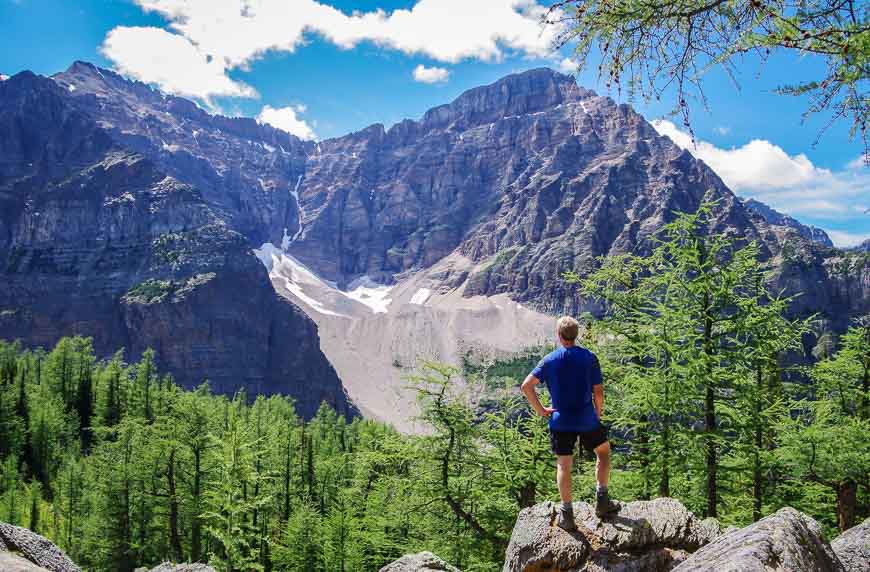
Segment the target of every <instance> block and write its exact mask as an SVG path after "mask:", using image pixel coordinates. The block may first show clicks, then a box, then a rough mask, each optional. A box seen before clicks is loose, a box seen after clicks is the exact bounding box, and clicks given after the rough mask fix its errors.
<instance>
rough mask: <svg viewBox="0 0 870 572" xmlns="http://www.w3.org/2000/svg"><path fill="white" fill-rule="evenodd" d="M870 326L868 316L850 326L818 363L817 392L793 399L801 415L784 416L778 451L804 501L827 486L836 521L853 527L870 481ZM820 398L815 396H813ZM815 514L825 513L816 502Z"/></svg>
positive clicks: (801, 390)
mask: <svg viewBox="0 0 870 572" xmlns="http://www.w3.org/2000/svg"><path fill="white" fill-rule="evenodd" d="M868 360H870V327H868V322H867V321H866V320H862V321H860V322H859V323H858V324H856V325H855V326H853V327H852V328H850V329H849V331H848V332H847V333H846V334H845V335H844V336H843V338H842V341H841V345H840V349H839V351H838V352H837V353H836V354H835V355H834V356H833V357H830V358H827V359H825V360H822V361H820V362H818V363H817V364H816V365H815V366H814V367H813V368H812V372H811V376H812V380H813V382H814V385H813V386H811V390H812V392H813V393H815V396H812V395H807V393H806V390H805V389H804V388H800V387H799V388H797V391H796V395H795V398H794V400H793V402H792V410H793V411H794V412H795V415H790V416H786V417H784V418H783V420H782V423H781V426H780V428H779V429H780V432H781V435H782V440H783V444H782V446H781V447H780V449H779V450H778V454H779V456H780V457H781V459H782V462H783V464H784V465H785V466H786V467H787V468H788V470H789V471H790V474H791V476H792V478H793V479H794V481H795V482H796V483H798V484H799V486H800V488H801V492H802V494H801V497H802V499H803V500H804V501H806V500H807V499H810V498H811V496H812V491H813V487H814V486H816V487H822V489H823V490H825V491H826V493H827V494H826V495H825V498H830V499H832V502H833V504H834V507H835V510H834V511H830V512H831V513H833V514H834V515H835V519H834V520H835V522H836V526H837V527H838V528H839V529H840V530H841V531H843V530H846V529H848V528H850V527H851V526H852V525H853V524H854V523H855V520H856V516H857V508H858V507H857V505H858V492H859V487H860V486H863V487H865V488H866V487H867V484H868V482H870V441H868V439H867V435H870V418H868V416H867V413H866V404H867V398H868V391H867V370H868V367H867V366H868ZM809 397H815V399H809ZM807 510H808V511H809V512H811V513H816V514H822V515H823V514H825V513H826V512H828V511H824V510H823V511H819V510H818V509H817V508H815V507H813V506H812V505H810V506H808V507H807Z"/></svg>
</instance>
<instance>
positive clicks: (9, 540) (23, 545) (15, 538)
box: [0, 522, 81, 572]
mask: <svg viewBox="0 0 870 572" xmlns="http://www.w3.org/2000/svg"><path fill="white" fill-rule="evenodd" d="M0 545H3V546H5V548H4V550H9V551H14V552H16V553H18V554H19V555H20V556H21V557H22V558H23V559H27V560H28V561H29V562H31V563H33V564H35V565H36V566H38V567H39V568H36V567H31V568H26V567H24V564H23V563H22V562H16V559H13V558H9V557H8V556H5V557H4V556H3V554H2V553H0V557H3V558H4V559H3V560H0V565H4V566H5V563H4V560H5V562H10V561H11V564H10V569H11V570H22V571H27V572H29V571H31V570H43V569H44V570H49V571H50V572H81V568H79V567H78V566H76V565H75V563H73V561H72V560H70V559H69V557H68V556H67V555H66V554H64V552H63V551H62V550H61V549H60V548H58V547H57V546H55V545H54V544H53V543H52V542H51V541H50V540H48V539H47V538H45V537H43V536H40V535H39V534H36V533H35V532H33V531H31V530H28V529H26V528H21V527H20V526H14V525H11V524H6V523H3V522H0ZM22 558H19V559H17V560H21V559H22ZM13 565H16V566H20V568H12V567H11V566H13ZM0 570H4V571H5V570H7V568H5V567H3V568H0Z"/></svg>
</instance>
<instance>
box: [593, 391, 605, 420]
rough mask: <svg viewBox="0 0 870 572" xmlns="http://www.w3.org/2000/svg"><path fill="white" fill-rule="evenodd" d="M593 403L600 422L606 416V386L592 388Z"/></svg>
mask: <svg viewBox="0 0 870 572" xmlns="http://www.w3.org/2000/svg"><path fill="white" fill-rule="evenodd" d="M592 403H593V404H595V412H596V413H598V419H599V420H600V419H601V416H602V415H604V386H603V385H601V384H600V383H599V384H598V385H593V386H592Z"/></svg>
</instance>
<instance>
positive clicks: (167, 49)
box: [101, 26, 257, 101]
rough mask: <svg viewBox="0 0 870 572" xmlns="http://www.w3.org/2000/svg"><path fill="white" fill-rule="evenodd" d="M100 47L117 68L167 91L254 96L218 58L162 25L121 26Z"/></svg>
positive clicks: (190, 94)
mask: <svg viewBox="0 0 870 572" xmlns="http://www.w3.org/2000/svg"><path fill="white" fill-rule="evenodd" d="M101 51H102V52H103V54H104V55H105V56H106V57H107V58H109V59H110V60H111V61H112V63H113V64H114V65H115V68H116V69H117V70H118V71H119V72H121V73H123V74H125V75H128V76H130V77H133V78H135V79H138V80H141V81H144V82H146V83H153V84H156V85H157V86H159V87H160V89H162V90H164V91H166V92H169V93H174V94H177V95H183V96H187V97H194V98H199V99H202V100H205V101H209V98H210V97H212V96H215V95H224V96H234V97H256V96H257V92H256V91H255V90H254V89H253V88H252V87H250V86H248V85H245V84H244V83H241V82H236V81H233V80H232V79H230V77H229V76H228V75H227V67H226V66H225V65H224V63H223V61H222V60H221V59H220V58H213V57H209V55H208V54H205V53H203V52H202V51H201V50H200V49H199V48H198V47H197V46H196V45H194V44H192V43H191V42H190V41H189V40H188V39H187V38H185V37H183V36H179V35H178V34H171V33H169V32H167V31H166V30H164V29H163V28H153V27H134V28H129V27H125V26H120V27H118V28H115V29H113V30H112V31H110V32H109V34H108V35H107V36H106V39H105V41H104V42H103V45H102V47H101Z"/></svg>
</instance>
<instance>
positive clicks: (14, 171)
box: [0, 72, 353, 415]
mask: <svg viewBox="0 0 870 572" xmlns="http://www.w3.org/2000/svg"><path fill="white" fill-rule="evenodd" d="M68 93H69V92H68V90H67V89H64V88H63V87H61V86H60V85H58V83H57V82H55V81H52V80H50V79H47V78H44V77H40V76H36V75H34V74H31V73H29V72H23V73H20V74H18V75H16V76H14V77H12V78H10V79H8V80H6V81H3V82H2V83H0V157H2V159H0V212H2V215H0V281H2V283H3V286H4V287H3V288H2V289H0V336H2V337H4V338H12V339H15V338H18V339H21V340H22V341H24V342H25V343H27V344H28V345H42V346H50V345H52V344H54V343H55V342H56V341H57V340H58V338H60V337H61V336H63V335H69V334H80V335H85V336H91V337H93V340H94V345H95V348H96V349H97V351H98V352H99V353H102V354H103V355H108V354H109V353H110V352H112V351H114V350H115V349H117V348H119V347H125V348H126V350H127V355H128V357H138V355H140V354H141V353H142V352H143V351H144V350H145V349H146V348H147V347H153V348H154V349H155V351H156V352H157V356H158V359H159V360H160V362H161V363H162V365H163V366H164V367H166V368H167V369H168V370H169V371H170V372H171V373H172V374H173V375H174V377H175V379H176V380H177V381H178V382H180V383H181V384H183V385H185V386H188V387H191V386H195V385H198V384H199V383H201V382H202V381H203V379H208V381H209V383H210V384H211V387H212V388H213V389H214V390H215V391H218V392H221V393H233V392H235V391H236V390H238V389H242V388H244V389H246V390H247V391H248V392H249V393H252V394H255V393H265V394H269V393H276V392H280V393H289V394H291V395H293V396H295V397H296V398H297V401H298V404H299V409H300V411H301V412H302V413H303V414H305V415H313V413H314V412H315V411H316V409H317V407H318V406H319V405H320V402H321V401H324V400H325V401H327V402H329V403H330V404H332V405H333V406H335V407H336V408H337V409H339V410H340V411H344V412H348V413H351V412H352V410H353V409H352V406H350V405H349V403H348V401H347V398H346V396H345V394H344V391H343V388H342V386H341V383H340V381H339V379H338V377H337V375H336V374H335V371H334V369H333V368H332V366H331V365H330V364H329V362H328V361H327V359H326V358H325V356H324V355H323V354H322V353H321V351H320V349H319V343H318V336H317V329H316V326H315V324H314V323H313V322H312V321H311V320H310V319H309V318H308V317H307V316H306V315H305V314H304V313H303V312H302V311H301V310H300V309H299V308H297V307H295V306H294V305H293V304H291V303H289V302H287V301H285V300H283V299H282V298H280V297H279V296H277V295H276V294H275V292H274V289H273V288H272V287H271V285H270V283H269V280H268V277H267V275H266V273H265V272H263V268H262V266H261V265H260V263H259V262H258V261H257V259H256V257H255V256H253V254H252V253H251V252H250V247H249V245H248V242H247V239H246V238H245V237H244V236H243V235H242V234H240V233H239V232H238V231H236V230H234V229H233V228H232V227H231V225H230V224H228V222H227V220H226V219H225V218H224V217H222V216H221V213H220V211H219V210H218V209H216V208H215V207H213V206H212V205H210V204H209V203H208V201H207V199H206V198H205V196H204V193H202V192H201V191H200V190H199V188H197V187H194V186H192V185H189V184H187V183H184V182H181V181H179V180H178V179H176V178H174V177H172V176H170V175H168V174H167V173H166V172H165V171H164V170H162V169H161V168H160V166H159V165H157V164H156V163H155V162H154V161H152V160H150V159H149V158H148V157H146V156H144V155H142V154H140V153H138V152H136V151H135V150H131V149H130V148H129V147H127V146H124V145H123V144H121V143H119V142H118V141H117V140H116V139H115V138H114V137H113V135H112V133H110V132H108V131H107V130H106V129H104V128H103V127H101V126H100V125H99V124H98V123H97V122H96V121H95V120H94V119H93V118H92V117H90V116H89V115H88V114H86V113H83V112H82V111H80V110H79V109H78V108H77V107H76V106H74V105H72V104H71V101H70V98H69V95H68Z"/></svg>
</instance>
